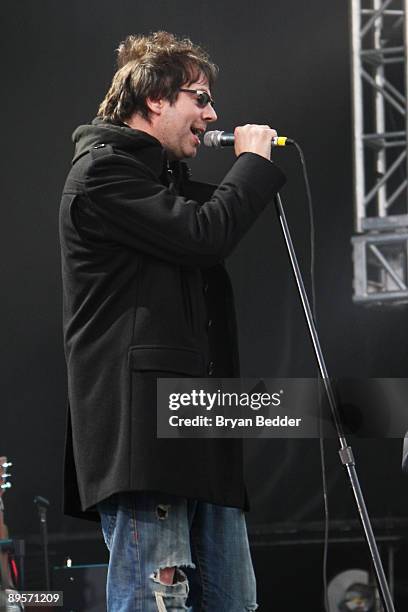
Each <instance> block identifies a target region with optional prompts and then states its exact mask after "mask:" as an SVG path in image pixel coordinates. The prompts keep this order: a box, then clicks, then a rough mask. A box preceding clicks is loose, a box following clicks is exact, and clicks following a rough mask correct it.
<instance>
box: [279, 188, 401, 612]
mask: <svg viewBox="0 0 408 612" xmlns="http://www.w3.org/2000/svg"><path fill="white" fill-rule="evenodd" d="M275 205H276V210H277V214H278V217H279V222H280V224H281V227H282V232H283V236H284V239H285V243H286V248H287V251H288V255H289V259H290V263H291V265H292V271H293V274H294V276H295V281H296V285H297V288H298V292H299V297H300V300H301V302H302V307H303V313H304V315H305V317H306V322H307V326H308V329H309V334H310V338H311V340H312V344H313V349H314V352H315V356H316V360H317V363H318V366H319V371H320V376H321V377H322V381H323V385H324V389H325V392H326V395H327V399H328V402H329V405H330V409H331V413H332V418H333V423H334V426H335V428H336V432H337V437H338V440H339V445H340V450H339V455H340V460H341V462H342V464H343V466H344V467H345V468H346V470H347V474H348V477H349V480H350V484H351V488H352V490H353V494H354V499H355V502H356V505H357V510H358V512H359V515H360V519H361V523H362V526H363V529H364V534H365V539H366V541H367V544H368V547H369V550H370V554H371V559H372V561H373V565H374V570H375V574H376V577H377V582H378V586H379V588H380V593H381V597H382V600H383V602H384V605H385V608H386V611H387V612H395V609H394V604H393V602H392V598H391V593H390V589H389V587H388V584H387V580H386V577H385V573H384V568H383V566H382V562H381V558H380V555H379V552H378V547H377V543H376V541H375V538H374V533H373V530H372V527H371V522H370V517H369V516H368V512H367V507H366V504H365V501H364V496H363V492H362V490H361V487H360V483H359V480H358V476H357V472H356V464H355V461H354V456H353V451H352V449H351V447H350V446H349V445H348V443H347V440H346V438H345V436H344V433H343V429H342V426H341V420H340V417H339V411H338V408H337V402H336V398H335V395H334V391H333V387H332V384H331V381H330V378H329V374H328V371H327V368H326V363H325V360H324V357H323V353H322V349H321V346H320V341H319V337H318V334H317V331H316V326H315V323H314V320H313V315H312V311H311V308H310V304H309V300H308V297H307V293H306V290H305V286H304V284H303V279H302V274H301V272H300V268H299V264H298V261H297V258H296V253H295V250H294V247H293V243H292V238H291V235H290V231H289V227H288V224H287V221H286V216H285V212H284V210H283V206H282V201H281V198H280V195H279V194H277V196H276V199H275Z"/></svg>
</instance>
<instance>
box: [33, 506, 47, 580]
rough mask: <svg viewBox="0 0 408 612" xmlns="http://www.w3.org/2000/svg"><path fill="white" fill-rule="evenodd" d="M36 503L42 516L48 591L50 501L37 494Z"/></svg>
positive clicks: (41, 523)
mask: <svg viewBox="0 0 408 612" xmlns="http://www.w3.org/2000/svg"><path fill="white" fill-rule="evenodd" d="M34 503H35V505H36V506H37V508H38V514H39V517H40V525H41V535H42V545H43V556H44V573H45V588H46V590H47V591H49V590H50V566H49V562H48V529H47V510H48V508H49V505H50V502H49V501H48V499H45V497H41V496H40V495H37V496H36V497H34Z"/></svg>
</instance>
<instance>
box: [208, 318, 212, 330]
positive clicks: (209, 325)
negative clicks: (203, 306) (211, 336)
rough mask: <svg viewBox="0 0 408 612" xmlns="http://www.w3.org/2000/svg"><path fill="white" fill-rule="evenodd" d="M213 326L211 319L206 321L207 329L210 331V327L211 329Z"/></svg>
mask: <svg viewBox="0 0 408 612" xmlns="http://www.w3.org/2000/svg"><path fill="white" fill-rule="evenodd" d="M212 324H213V320H212V319H208V321H207V329H210V327H212Z"/></svg>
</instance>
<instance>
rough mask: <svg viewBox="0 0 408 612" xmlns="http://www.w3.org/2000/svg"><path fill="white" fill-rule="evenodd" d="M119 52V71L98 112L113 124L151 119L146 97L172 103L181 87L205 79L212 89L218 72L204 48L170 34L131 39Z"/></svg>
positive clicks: (123, 44)
mask: <svg viewBox="0 0 408 612" xmlns="http://www.w3.org/2000/svg"><path fill="white" fill-rule="evenodd" d="M117 53H118V57H117V66H118V70H117V72H116V73H115V75H114V77H113V80H112V85H111V86H110V89H109V91H108V93H107V94H106V96H105V98H104V100H103V101H102V103H101V105H100V106H99V110H98V117H101V118H102V119H104V120H106V121H111V122H113V123H118V122H123V121H126V120H127V119H129V117H131V115H133V113H135V112H137V113H140V115H142V116H143V117H144V118H145V119H147V120H149V109H148V107H147V105H146V98H151V99H152V100H158V99H165V100H168V101H169V102H170V104H173V103H174V102H175V101H176V99H177V96H178V92H179V89H180V87H183V86H186V85H187V86H188V85H190V84H191V83H194V82H195V81H198V80H199V79H200V77H202V76H205V77H206V78H207V80H208V83H209V86H210V87H212V86H213V84H214V81H215V79H216V77H217V73H218V68H217V66H216V65H215V64H213V63H212V62H211V61H210V59H209V57H208V54H207V53H206V51H204V49H202V48H201V47H199V46H197V45H194V44H193V43H192V42H191V40H189V39H188V38H183V39H178V38H176V37H175V36H174V35H173V34H170V33H169V32H155V33H153V34H150V35H149V36H135V35H131V36H128V37H127V38H126V39H125V40H124V41H123V42H121V43H120V45H119V48H118V50H117Z"/></svg>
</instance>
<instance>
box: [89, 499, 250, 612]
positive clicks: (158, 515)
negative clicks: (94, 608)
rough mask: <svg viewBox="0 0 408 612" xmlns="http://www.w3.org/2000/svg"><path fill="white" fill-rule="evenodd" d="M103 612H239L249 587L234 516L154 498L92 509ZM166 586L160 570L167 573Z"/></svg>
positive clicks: (238, 518)
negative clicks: (99, 534) (103, 564)
mask: <svg viewBox="0 0 408 612" xmlns="http://www.w3.org/2000/svg"><path fill="white" fill-rule="evenodd" d="M98 510H99V513H100V515H101V522H102V531H103V535H104V538H105V542H106V545H107V547H108V549H109V551H110V559H109V569H108V579H107V601H108V612H166V611H172V612H181V611H182V610H183V611H186V610H188V611H193V612H247V611H251V610H256V609H257V605H256V583H255V575H254V571H253V567H252V561H251V555H250V550H249V544H248V537H247V531H246V525H245V516H244V512H243V511H242V510H239V509H237V508H227V507H224V506H216V505H213V504H208V503H204V502H198V501H195V500H188V499H184V498H180V497H174V496H171V495H167V494H161V493H143V492H140V493H123V494H117V495H113V496H112V497H110V498H108V499H106V500H104V501H103V502H102V503H100V504H98ZM173 567H175V568H176V570H175V572H174V578H173V583H172V584H168V582H169V580H164V579H163V576H164V573H163V572H160V570H163V569H164V568H173Z"/></svg>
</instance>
